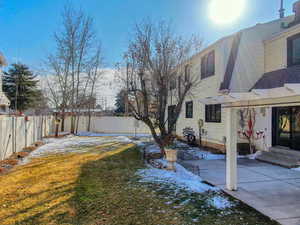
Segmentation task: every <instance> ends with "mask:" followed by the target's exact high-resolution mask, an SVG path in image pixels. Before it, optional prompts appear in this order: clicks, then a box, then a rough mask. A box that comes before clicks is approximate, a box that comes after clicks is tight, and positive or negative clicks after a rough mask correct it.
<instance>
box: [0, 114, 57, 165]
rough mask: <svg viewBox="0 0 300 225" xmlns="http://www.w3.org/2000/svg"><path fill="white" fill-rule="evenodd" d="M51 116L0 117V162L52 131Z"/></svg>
mask: <svg viewBox="0 0 300 225" xmlns="http://www.w3.org/2000/svg"><path fill="white" fill-rule="evenodd" d="M52 128H53V118H52V117H51V116H43V117H42V116H34V117H29V121H25V118H24V117H17V118H15V117H7V116H0V133H1V135H0V160H3V159H5V158H8V157H9V156H10V155H11V154H13V153H15V152H20V151H22V149H23V148H24V147H26V146H29V145H31V144H33V143H34V142H36V141H38V140H41V139H42V137H44V136H47V135H49V134H50V133H52V131H53V129H52Z"/></svg>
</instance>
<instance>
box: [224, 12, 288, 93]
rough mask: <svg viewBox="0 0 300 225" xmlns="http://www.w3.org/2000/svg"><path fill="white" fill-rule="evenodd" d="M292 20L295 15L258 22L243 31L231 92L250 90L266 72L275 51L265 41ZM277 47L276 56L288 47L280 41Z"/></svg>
mask: <svg viewBox="0 0 300 225" xmlns="http://www.w3.org/2000/svg"><path fill="white" fill-rule="evenodd" d="M292 20H293V16H291V17H286V18H284V19H282V20H275V21H272V22H269V23H265V24H257V25H256V26H254V27H251V28H248V29H245V30H243V31H242V38H241V42H240V47H239V52H238V56H237V60H236V64H235V67H234V71H233V75H232V80H231V85H230V91H231V92H245V91H249V89H251V88H252V87H253V85H254V84H255V83H256V82H257V81H258V80H259V79H260V78H261V77H262V75H263V74H264V73H265V72H266V71H265V70H266V69H265V68H267V67H269V66H267V65H268V63H269V64H270V61H272V60H273V53H270V51H269V50H268V48H265V47H266V46H265V44H264V41H265V40H266V39H269V38H271V37H273V36H274V35H277V34H278V33H280V32H282V31H283V30H285V29H284V28H283V27H282V25H281V24H282V23H287V24H288V23H289V22H290V21H292ZM276 47H277V51H276V53H274V57H275V58H276V57H277V58H278V56H276V54H279V52H281V53H280V54H282V53H283V54H284V52H286V51H282V48H286V46H284V45H282V43H279V45H277V46H276ZM266 55H269V56H270V57H271V60H270V59H269V58H270V57H268V58H266ZM265 61H266V62H265ZM272 64H275V65H277V67H280V64H281V63H279V62H278V61H275V62H272Z"/></svg>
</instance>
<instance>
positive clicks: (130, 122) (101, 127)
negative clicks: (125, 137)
mask: <svg viewBox="0 0 300 225" xmlns="http://www.w3.org/2000/svg"><path fill="white" fill-rule="evenodd" d="M87 127H88V117H84V116H81V117H80V118H79V125H78V131H79V132H86V131H87ZM70 130H71V118H70V117H68V118H66V121H65V131H70ZM91 132H94V133H106V134H134V133H137V134H150V130H149V128H148V127H147V126H146V125H145V124H144V123H143V122H141V121H137V120H136V119H135V118H133V117H113V116H112V117H109V116H104V117H92V119H91Z"/></svg>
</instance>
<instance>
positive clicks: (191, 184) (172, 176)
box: [138, 145, 217, 193]
mask: <svg viewBox="0 0 300 225" xmlns="http://www.w3.org/2000/svg"><path fill="white" fill-rule="evenodd" d="M145 151H146V152H149V153H156V152H160V149H159V147H158V146H157V145H150V146H148V147H147V148H146V149H145ZM156 161H157V162H159V163H161V164H162V165H163V166H167V161H166V160H164V159H158V160H156ZM175 167H176V172H173V171H168V170H162V169H156V168H152V167H149V168H147V169H142V170H139V171H138V175H140V176H141V177H142V179H141V181H142V182H155V183H166V184H171V185H175V186H177V187H179V188H183V189H186V190H189V191H192V192H198V193H201V192H205V191H208V190H217V189H216V188H214V187H211V186H209V185H207V184H205V183H203V182H202V179H201V178H200V177H199V176H196V175H194V174H193V173H191V172H189V171H188V170H186V169H185V168H184V167H183V166H181V165H180V164H178V163H176V164H175Z"/></svg>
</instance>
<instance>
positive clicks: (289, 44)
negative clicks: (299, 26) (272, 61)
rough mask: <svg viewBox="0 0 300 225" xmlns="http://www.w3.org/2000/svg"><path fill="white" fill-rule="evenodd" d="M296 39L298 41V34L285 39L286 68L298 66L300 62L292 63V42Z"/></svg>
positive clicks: (299, 34) (299, 36) (299, 35)
mask: <svg viewBox="0 0 300 225" xmlns="http://www.w3.org/2000/svg"><path fill="white" fill-rule="evenodd" d="M296 39H300V33H298V34H295V35H292V36H290V37H288V38H287V67H291V66H296V65H300V62H299V63H293V41H294V40H296Z"/></svg>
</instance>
